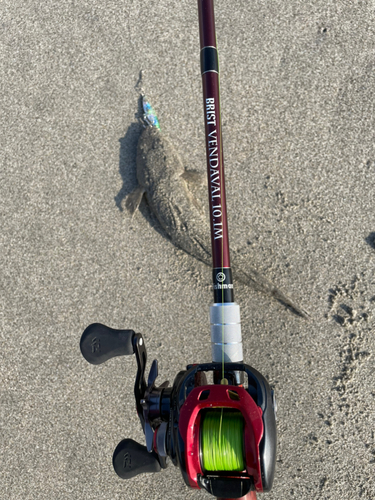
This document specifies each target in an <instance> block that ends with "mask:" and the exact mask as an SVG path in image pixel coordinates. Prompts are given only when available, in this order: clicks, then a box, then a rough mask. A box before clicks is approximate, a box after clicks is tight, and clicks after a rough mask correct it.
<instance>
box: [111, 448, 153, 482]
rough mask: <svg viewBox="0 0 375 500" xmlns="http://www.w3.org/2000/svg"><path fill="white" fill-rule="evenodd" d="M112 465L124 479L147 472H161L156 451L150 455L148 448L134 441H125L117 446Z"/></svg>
mask: <svg viewBox="0 0 375 500" xmlns="http://www.w3.org/2000/svg"><path fill="white" fill-rule="evenodd" d="M112 463H113V468H114V469H115V471H116V474H117V475H118V476H120V477H121V478H122V479H130V478H132V477H134V476H137V475H138V474H144V473H147V472H159V471H160V469H161V467H160V462H159V460H158V456H157V454H156V453H155V452H154V451H153V452H152V453H149V452H148V451H147V448H146V446H142V445H141V444H139V443H137V442H136V441H133V439H123V440H122V441H121V442H120V443H119V444H118V445H117V448H116V449H115V451H114V453H113V459H112Z"/></svg>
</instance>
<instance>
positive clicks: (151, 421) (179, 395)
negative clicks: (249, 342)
mask: <svg viewBox="0 0 375 500" xmlns="http://www.w3.org/2000/svg"><path fill="white" fill-rule="evenodd" d="M81 352H82V355H83V356H84V358H85V359H86V360H87V361H88V362H89V363H92V364H101V363H104V362H105V361H107V360H108V359H110V358H113V357H115V356H121V355H130V354H133V353H134V354H135V355H136V358H137V364H138V370H137V375H136V380H135V386H134V394H135V400H136V407H137V413H138V416H139V419H140V421H141V425H142V428H143V431H144V433H145V437H146V446H142V445H140V444H138V443H136V442H135V441H133V440H132V439H124V440H123V441H121V442H120V443H119V445H118V446H117V448H116V450H115V452H114V454H113V466H114V469H115V471H116V473H117V474H118V475H119V476H120V477H121V478H123V479H129V478H132V477H134V476H136V475H137V474H142V473H146V472H158V471H160V469H161V468H165V467H166V466H167V460H168V458H169V459H170V460H171V461H172V463H173V464H174V465H176V466H178V467H179V468H180V470H181V472H182V476H183V478H184V481H185V483H186V484H187V486H189V487H191V488H197V489H201V488H204V489H205V490H206V491H208V492H209V493H211V494H212V495H214V496H216V497H220V498H240V497H243V496H245V495H247V494H248V493H249V492H250V491H258V492H263V491H269V490H270V489H271V487H272V482H273V477H274V472H275V461H276V417H275V413H276V403H275V398H274V394H273V391H272V390H271V388H270V386H269V384H268V382H267V381H266V379H265V378H264V377H263V376H262V375H261V374H260V373H259V372H258V371H256V370H255V369H254V368H252V367H251V366H249V365H246V364H243V363H226V364H225V374H224V377H223V376H222V373H221V367H222V365H221V364H220V363H206V364H201V365H188V366H187V368H186V370H184V371H181V372H179V373H178V375H177V376H176V378H175V381H174V383H173V386H172V387H169V386H168V382H164V383H163V384H162V385H160V386H159V387H157V386H156V385H155V381H156V378H157V376H158V362H157V360H154V361H153V363H152V365H151V369H150V373H149V376H148V381H147V384H146V381H145V369H146V360H147V354H146V347H145V344H144V340H143V337H142V335H141V334H138V333H135V332H134V331H132V330H113V329H111V328H108V327H106V326H104V325H101V324H99V323H94V324H92V325H90V326H89V327H88V328H86V330H85V331H84V333H83V335H82V338H81ZM210 372H211V374H213V375H212V376H213V381H214V383H213V384H208V383H207V378H206V374H209V373H210ZM246 379H247V383H245V384H244V383H242V382H243V381H245V382H246Z"/></svg>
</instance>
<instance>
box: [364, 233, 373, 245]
mask: <svg viewBox="0 0 375 500" xmlns="http://www.w3.org/2000/svg"><path fill="white" fill-rule="evenodd" d="M365 242H366V243H367V244H368V245H370V247H371V248H374V249H375V233H370V234H369V235H368V236H367V238H365Z"/></svg>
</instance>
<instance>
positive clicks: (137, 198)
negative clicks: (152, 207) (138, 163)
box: [125, 186, 145, 215]
mask: <svg viewBox="0 0 375 500" xmlns="http://www.w3.org/2000/svg"><path fill="white" fill-rule="evenodd" d="M144 192H145V190H144V188H143V187H141V186H138V187H137V188H135V189H134V191H132V192H131V193H130V194H128V196H127V197H126V201H125V207H126V208H127V210H129V212H130V213H131V214H132V215H134V214H135V212H136V211H137V209H138V208H139V205H140V204H141V201H142V196H143V194H144Z"/></svg>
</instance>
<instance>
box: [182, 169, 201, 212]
mask: <svg viewBox="0 0 375 500" xmlns="http://www.w3.org/2000/svg"><path fill="white" fill-rule="evenodd" d="M181 178H182V179H184V181H185V182H186V184H187V186H186V187H187V190H188V191H189V198H190V201H191V202H192V203H193V205H194V206H195V208H196V209H197V210H198V211H199V212H200V213H201V214H204V213H205V209H204V208H203V207H202V204H201V203H200V201H199V200H201V199H205V201H206V199H207V175H206V174H203V173H202V172H198V171H197V170H185V172H184V173H183V174H181ZM202 188H204V189H202ZM203 191H204V195H203Z"/></svg>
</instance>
